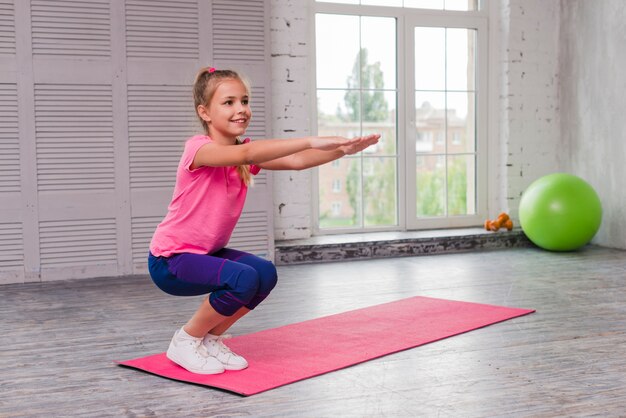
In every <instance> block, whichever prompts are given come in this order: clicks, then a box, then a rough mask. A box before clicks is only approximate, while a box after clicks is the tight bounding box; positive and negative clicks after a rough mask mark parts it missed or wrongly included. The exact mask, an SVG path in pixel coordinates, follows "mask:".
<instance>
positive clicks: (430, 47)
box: [415, 27, 446, 90]
mask: <svg viewBox="0 0 626 418" xmlns="http://www.w3.org/2000/svg"><path fill="white" fill-rule="evenodd" d="M445 50H446V29H445V28H425V27H424V28H422V27H419V28H415V89H416V90H444V89H445V88H446V78H445V77H446V56H445Z"/></svg>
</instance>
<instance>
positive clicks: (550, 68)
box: [499, 0, 562, 218]
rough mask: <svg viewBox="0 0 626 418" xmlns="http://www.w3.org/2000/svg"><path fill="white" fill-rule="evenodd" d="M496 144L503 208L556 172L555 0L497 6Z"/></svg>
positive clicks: (513, 209)
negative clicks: (502, 170)
mask: <svg viewBox="0 0 626 418" xmlns="http://www.w3.org/2000/svg"><path fill="white" fill-rule="evenodd" d="M499 5H500V7H501V8H500V11H499V16H500V22H499V23H500V34H501V36H500V42H501V45H500V53H501V56H500V60H499V66H500V68H499V72H500V77H501V82H500V85H501V88H502V91H501V94H500V133H501V135H500V145H501V146H502V147H503V148H504V149H505V150H506V162H505V164H506V183H507V184H506V185H505V186H504V187H505V196H506V201H507V206H508V207H507V208H503V209H506V210H508V211H509V212H510V213H511V214H512V215H513V217H514V218H516V217H517V212H518V205H519V199H520V197H521V195H522V193H523V191H524V190H525V189H526V187H527V186H528V185H529V184H530V183H532V182H533V181H534V180H535V179H537V178H539V177H541V176H543V175H545V174H548V173H552V172H555V171H558V170H559V169H560V167H561V165H562V164H561V161H560V152H559V141H560V121H559V79H558V65H559V62H558V57H559V49H558V40H559V14H560V7H559V2H558V0H548V1H545V0H504V1H500V4H499Z"/></svg>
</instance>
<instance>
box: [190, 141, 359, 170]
mask: <svg viewBox="0 0 626 418" xmlns="http://www.w3.org/2000/svg"><path fill="white" fill-rule="evenodd" d="M359 139H360V138H353V139H347V138H342V137H338V136H331V137H306V138H295V139H265V140H262V141H254V142H249V143H247V144H241V145H234V144H233V145H224V144H219V143H217V142H210V143H207V144H205V145H203V146H202V147H200V149H199V150H198V152H197V153H196V155H195V157H194V160H193V164H192V165H191V168H192V169H194V168H198V167H202V166H234V165H243V164H257V165H261V164H262V163H264V162H266V161H270V160H275V159H277V158H281V157H286V156H288V155H292V154H295V153H297V152H300V151H304V150H310V149H315V150H320V151H327V152H328V151H331V152H332V151H335V150H337V149H339V148H340V147H349V146H352V145H355V144H357V143H358V142H359Z"/></svg>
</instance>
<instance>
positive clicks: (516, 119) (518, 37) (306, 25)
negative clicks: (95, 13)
mask: <svg viewBox="0 0 626 418" xmlns="http://www.w3.org/2000/svg"><path fill="white" fill-rule="evenodd" d="M493 1H497V0H493ZM310 6H311V5H310V2H309V1H308V0H272V2H271V14H272V21H271V41H272V46H271V51H272V94H273V108H272V114H273V115H274V121H273V129H274V136H276V137H292V136H306V135H310V128H311V118H310V115H311V113H312V109H311V103H312V101H311V97H310V94H311V92H312V90H311V84H310V77H312V72H311V71H309V68H311V66H312V65H314V62H313V60H312V59H311V54H312V52H313V51H312V46H311V45H309V36H310V35H309V34H310V25H312V20H311V17H312V13H311V12H310ZM497 6H498V7H497V8H496V9H497V10H498V13H497V16H495V18H497V19H500V20H499V22H498V23H499V24H498V25H492V27H499V35H500V36H499V43H500V47H499V48H498V49H496V51H499V56H497V57H492V58H493V64H492V65H493V67H492V69H491V71H492V73H493V74H495V76H497V77H499V78H500V80H499V82H498V83H497V84H498V85H499V88H500V90H501V91H500V92H499V94H497V95H496V97H498V100H499V102H500V103H498V106H499V112H498V113H499V115H498V116H499V118H500V120H499V130H498V132H499V138H498V146H499V147H500V148H501V150H500V155H501V156H500V157H499V158H498V160H499V161H498V163H497V164H496V166H497V167H500V168H499V169H498V170H497V171H499V172H501V173H503V175H504V177H505V178H504V179H503V181H499V182H496V183H492V184H495V185H496V186H495V187H497V188H499V189H501V190H494V191H492V192H494V193H496V194H503V195H504V196H505V199H504V202H505V203H504V204H506V205H507V206H508V207H506V208H492V212H494V211H495V212H499V211H501V210H508V211H509V212H510V213H511V214H512V215H513V216H514V217H516V215H517V206H518V203H519V198H520V196H521V194H522V192H523V191H524V189H525V188H526V187H527V186H528V185H529V184H530V183H531V182H532V181H533V180H535V179H536V178H538V177H540V176H542V175H544V174H548V173H550V172H554V171H557V170H558V169H559V168H560V166H561V164H560V153H559V148H558V144H559V137H560V129H559V100H558V88H559V80H558V55H559V54H558V36H559V15H560V8H559V1H558V0H499V1H498V2H497ZM492 51H493V50H492ZM492 97H493V96H492ZM500 160H502V161H500ZM490 201H491V200H490ZM500 201H502V199H501V200H500ZM274 207H275V211H274V215H275V218H274V225H275V235H276V239H277V240H282V239H295V238H306V237H309V236H310V235H311V230H312V224H313V219H312V214H311V212H312V204H311V172H310V171H304V172H285V173H276V175H275V176H274Z"/></svg>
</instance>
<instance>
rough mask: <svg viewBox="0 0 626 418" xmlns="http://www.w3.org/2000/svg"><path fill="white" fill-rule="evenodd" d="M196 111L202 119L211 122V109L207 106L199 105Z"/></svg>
mask: <svg viewBox="0 0 626 418" xmlns="http://www.w3.org/2000/svg"><path fill="white" fill-rule="evenodd" d="M196 111H197V112H198V116H200V119H202V120H203V121H205V122H206V123H209V122H211V117H210V116H209V110H208V109H207V108H206V106H204V105H199V106H198V108H197V109H196Z"/></svg>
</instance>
